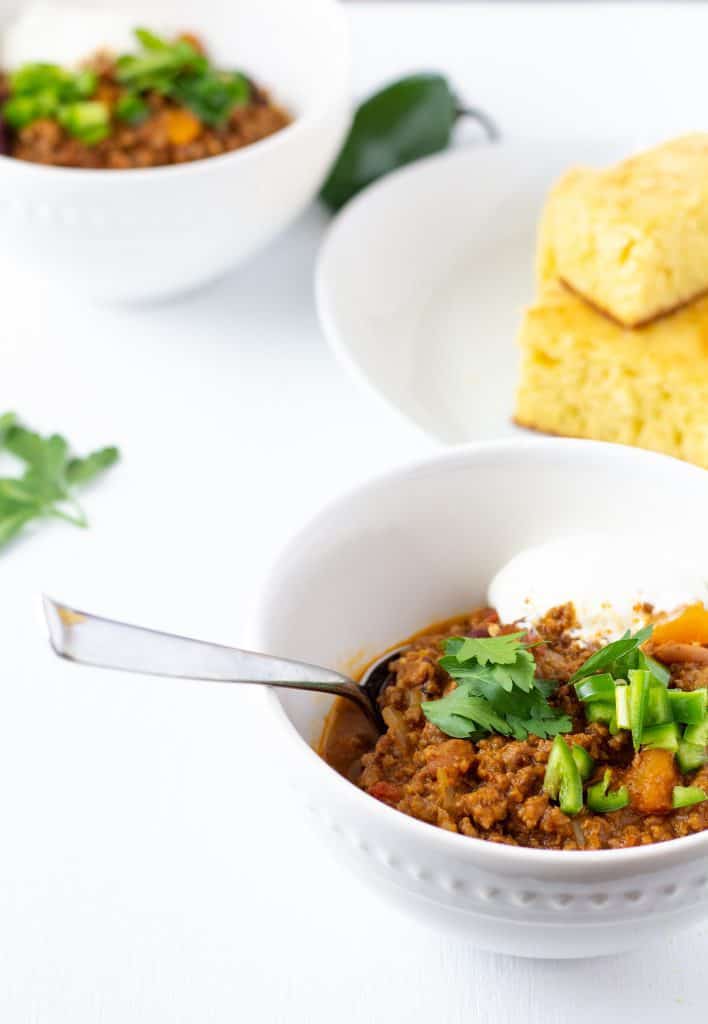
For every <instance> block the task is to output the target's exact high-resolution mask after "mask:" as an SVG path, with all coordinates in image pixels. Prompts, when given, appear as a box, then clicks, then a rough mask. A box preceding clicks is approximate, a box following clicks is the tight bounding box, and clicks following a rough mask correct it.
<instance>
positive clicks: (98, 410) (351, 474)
mask: <svg viewBox="0 0 708 1024" xmlns="http://www.w3.org/2000/svg"><path fill="white" fill-rule="evenodd" d="M349 16H350V19H351V23H352V28H353V35H354V52H355V68H356V87H357V92H358V93H360V92H361V91H363V90H365V89H368V88H370V87H371V86H373V85H374V84H378V83H379V82H380V81H381V80H382V79H385V78H389V77H392V76H395V75H396V74H397V73H398V72H400V71H402V70H409V69H414V68H419V67H424V66H427V67H431V68H441V69H444V70H448V71H449V72H450V73H451V75H452V77H453V79H454V81H455V83H456V84H457V85H458V88H459V90H460V92H461V93H462V94H464V95H465V96H466V97H467V98H468V99H469V100H471V101H474V102H476V103H478V104H480V105H483V106H485V107H486V108H488V109H489V110H490V111H492V112H493V113H494V114H495V115H496V116H497V117H498V119H499V121H500V123H501V125H502V127H503V128H504V129H505V130H506V133H507V134H508V135H515V136H523V135H526V136H536V137H544V138H554V137H555V138H558V137H559V136H563V135H569V134H572V135H575V136H593V135H594V136H597V137H599V136H611V137H616V136H618V135H625V136H626V137H627V138H628V141H629V142H635V141H638V140H640V141H643V140H645V139H650V138H654V137H658V136H661V135H662V134H665V133H668V132H671V131H673V130H679V129H683V128H692V127H703V126H704V124H705V114H704V111H705V105H706V96H707V95H708V90H707V89H706V84H707V83H706V77H707V76H708V72H706V67H707V65H706V62H705V40H706V38H708V31H707V29H708V8H706V7H704V6H702V5H690V6H688V7H685V8H684V7H681V6H680V5H678V4H669V5H663V6H651V7H644V6H643V5H637V4H633V5H629V6H628V7H626V8H616V7H614V6H612V5H597V6H585V5H583V6H579V7H572V8H570V7H563V6H559V5H555V4H554V5H551V6H549V7H546V8H542V7H538V6H536V5H534V4H523V5H521V6H519V7H514V6H512V5H505V4H496V5H491V6H490V7H484V6H481V5H480V6H477V5H455V6H447V5H444V4H436V5H429V6H414V5H408V4H398V3H396V4H390V5H387V4H385V3H379V4H354V5H352V6H351V7H350V8H349ZM195 26H196V27H198V13H195ZM324 226H325V217H324V215H323V214H322V213H321V212H320V211H319V210H312V211H310V213H309V214H308V215H307V216H306V217H305V218H303V219H302V221H301V222H300V223H299V224H297V225H296V226H295V227H294V228H293V229H292V230H291V231H290V232H289V233H288V234H287V235H286V236H285V237H284V238H282V239H280V240H279V241H278V242H277V243H275V244H274V245H273V246H272V247H271V248H270V249H269V250H268V251H267V252H265V253H263V254H262V255H261V256H259V257H258V258H257V259H256V260H255V261H254V262H253V263H252V264H251V265H250V266H249V267H247V268H245V269H243V270H240V271H238V272H235V273H233V274H232V275H231V276H229V277H228V278H227V279H225V280H223V281H221V282H219V283H218V284H217V285H215V286H213V287H212V288H210V289H208V290H206V291H204V292H201V293H199V294H197V295H194V296H192V297H187V298H185V299H183V300H182V301H180V302H177V303H172V304H169V305H164V306H161V307H154V308H144V309H139V310H130V311H125V310H123V311H110V310H105V309H95V308H91V307H88V306H87V305H85V304H84V302H83V301H82V296H81V281H80V280H77V281H76V283H75V287H74V289H73V291H72V294H56V293H53V292H52V291H51V290H50V289H49V288H48V287H47V286H45V285H44V284H43V283H42V282H38V281H34V282H27V281H22V280H19V279H16V277H15V276H14V275H13V272H12V268H3V270H2V277H0V287H1V288H2V302H1V305H0V357H1V362H0V408H14V409H16V410H17V411H18V412H19V413H20V414H21V415H22V416H23V417H24V418H26V420H27V421H28V422H29V423H30V424H32V425H35V426H38V427H41V428H43V429H45V430H51V429H60V430H62V431H63V432H65V433H66V434H67V435H68V436H69V437H70V438H72V439H74V440H75V441H76V442H77V444H79V445H80V446H81V447H86V448H88V447H90V446H92V445H98V444H103V443H113V442H115V443H117V444H119V445H120V446H121V448H122V451H123V462H122V464H121V465H120V467H119V468H116V469H115V470H114V471H113V472H112V473H111V474H110V476H108V477H107V478H106V479H105V480H104V481H102V482H101V484H100V485H99V486H97V487H95V488H94V489H93V490H92V491H91V493H89V494H87V495H86V501H85V504H86V507H87V509H88V512H89V515H90V518H91V521H92V529H91V530H90V531H89V532H87V533H82V532H80V531H78V530H73V529H72V528H70V527H64V526H62V525H57V526H48V527H43V528H42V530H41V531H39V532H37V533H36V534H35V535H33V536H31V537H27V538H26V539H25V540H22V541H20V542H19V543H17V544H15V545H14V546H13V547H12V549H10V550H7V551H6V552H5V553H3V554H2V555H1V556H0V622H1V623H2V628H1V629H0V645H1V649H2V654H3V656H2V661H1V666H0V1020H1V1021H3V1022H7V1024H35V1022H36V1024H39V1022H42V1024H45V1022H47V1024H125V1022H128V1021H130V1022H139V1024H168V1022H169V1024H181V1022H195V1024H211V1022H218V1024H225V1022H231V1021H241V1020H243V1021H248V1022H254V1024H261V1022H269V1024H270V1022H281V1021H282V1022H286V1021H287V1022H292V1021H296V1022H300V1021H303V1022H309V1021H313V1022H316V1024H319V1022H323V1024H324V1022H329V1021H330V1020H332V1021H338V1022H342V1024H346V1022H361V1021H378V1020H381V1021H383V1020H387V1021H390V1020H393V1021H404V1020H405V1021H411V1022H418V1021H420V1022H422V1021H428V1020H429V1019H433V1018H435V1019H438V1020H441V1021H446V1022H450V1024H454V1022H457V1021H463V1020H464V1021H465V1022H468V1021H473V1022H487V1021H490V1022H494V1024H506V1022H512V1021H513V1022H518V1021H531V1022H536V1021H544V1022H546V1024H560V1022H566V1021H568V1020H571V1019H572V1020H574V1021H577V1022H579V1024H583V1022H590V1021H594V1020H595V1017H596V1015H597V1014H598V1013H603V1014H604V1016H605V1019H607V1020H609V1021H616V1020H617V1021H618V1020H620V1019H621V1018H622V1019H624V1018H625V1017H627V1016H636V1017H640V1016H641V1018H642V1019H643V1020H644V1021H646V1022H653V1021H657V1022H658V1021H662V1022H663V1021H666V1020H667V1019H669V1020H672V1021H674V1020H681V1021H692V1020H696V1021H697V1020H699V1019H704V1017H705V977H704V974H705V972H704V967H703V965H704V964H705V962H706V956H707V954H708V935H707V933H706V929H705V928H702V929H701V930H699V931H693V932H691V933H689V934H686V935H684V936H681V937H680V938H678V939H676V940H673V941H670V942H667V941H663V940H662V939H661V936H658V937H657V938H658V940H659V942H658V945H657V947H655V948H654V949H653V950H645V951H642V952H638V953H636V954H633V955H631V956H627V957H624V958H621V959H619V958H616V959H614V960H613V961H595V962H587V963H582V962H581V963H576V962H562V963H544V962H523V961H518V960H512V959H508V958H504V957H500V956H493V955H489V954H484V953H479V952H477V951H475V950H474V949H472V948H471V947H470V946H469V945H467V944H466V943H465V942H464V941H461V940H460V939H450V938H447V937H445V936H440V935H437V934H434V933H429V932H427V931H425V930H424V929H423V928H421V927H420V926H419V925H418V924H415V923H413V922H409V921H408V920H407V919H405V918H401V917H399V916H398V915H397V914H395V913H394V912H393V911H391V910H389V909H388V908H387V907H385V906H383V905H382V904H380V903H379V901H378V898H376V897H375V896H373V895H371V894H369V892H368V891H367V890H365V889H363V888H362V887H360V885H359V883H357V882H356V881H354V880H353V879H351V878H350V877H349V876H348V874H346V873H345V872H344V871H343V870H341V869H340V867H339V866H338V865H337V864H336V863H334V862H333V861H332V860H331V859H330V858H329V855H328V854H326V853H325V852H324V851H323V850H322V849H321V848H320V847H319V846H318V845H317V843H316V842H315V841H314V839H313V838H312V837H311V836H310V834H309V832H308V831H307V829H306V827H305V825H304V824H302V823H301V821H300V816H299V813H298V808H297V806H294V805H293V804H292V800H291V797H290V795H289V792H288V789H287V788H286V787H283V785H282V781H283V775H284V773H285V772H287V765H284V764H281V763H279V761H278V759H277V755H276V756H274V755H273V753H272V752H271V751H268V753H267V755H264V754H263V753H262V752H261V747H262V746H263V747H265V748H266V749H267V739H268V737H267V736H266V735H264V729H265V728H266V723H264V722H263V721H262V720H261V719H260V718H259V712H258V711H257V710H256V708H255V707H254V706H252V703H251V701H250V700H249V695H248V694H247V693H245V692H243V691H239V690H238V688H236V687H215V686H212V687H210V686H207V685H205V684H196V683H177V682H166V681H158V680H149V679H131V678H129V677H119V676H112V675H110V674H104V673H100V672H92V671H90V670H82V669H78V668H72V667H71V666H68V665H65V664H62V663H59V662H58V661H56V660H54V659H53V658H52V656H51V655H50V654H49V652H48V649H47V647H46V644H45V640H44V635H43V631H42V626H41V621H40V619H39V614H38V598H39V594H40V592H41V591H42V590H43V589H46V590H49V591H51V592H53V593H54V594H55V595H57V596H59V597H61V598H64V599H66V600H68V601H72V600H75V601H77V602H83V603H84V604H87V605H90V606H91V607H93V608H95V610H97V611H104V612H107V613H114V614H116V615H118V616H124V617H128V618H132V619H133V620H135V621H142V622H144V623H146V624H151V625H154V626H157V627H163V628H167V629H172V630H175V631H182V632H187V633H192V634H195V635H201V636H204V637H206V638H213V639H215V640H220V641H223V642H227V643H229V642H231V643H235V644H238V643H244V642H246V641H247V621H248V615H249V612H250V610H251V606H252V598H253V594H254V592H255V590H256V589H257V587H258V585H259V582H260V580H261V579H262V576H263V572H264V567H265V566H266V564H267V563H268V561H269V560H270V559H271V558H272V557H273V555H274V553H275V551H276V550H277V548H278V547H279V545H280V544H281V543H282V541H283V540H284V539H285V538H286V536H287V535H288V534H289V533H290V532H291V531H292V530H293V529H295V528H296V527H297V526H298V525H299V524H300V523H301V522H302V521H303V520H304V519H305V518H306V517H307V516H308V515H309V514H310V513H312V512H313V511H314V510H315V509H316V508H317V507H318V506H319V505H320V503H321V502H322V501H323V500H325V499H326V498H328V497H329V496H330V495H332V494H333V493H336V492H337V491H338V490H341V489H342V488H343V487H345V486H347V485H348V484H349V483H350V482H352V481H354V480H356V479H359V478H361V477H363V476H365V475H367V474H369V473H370V472H372V471H375V470H378V469H380V468H383V467H385V466H388V465H391V464H392V463H395V462H397V461H400V460H403V459H406V458H408V457H412V456H414V455H418V454H421V453H423V452H425V451H427V450H432V449H433V444H432V442H429V443H427V442H425V441H424V440H422V439H421V437H420V435H419V434H418V433H417V432H416V431H414V430H413V429H412V428H409V427H408V426H406V425H405V424H403V423H401V422H399V420H398V419H397V418H396V417H395V416H394V414H393V413H387V412H386V411H385V410H383V409H382V408H379V406H378V404H376V403H374V402H373V401H371V400H370V399H369V398H368V396H366V395H362V394H361V393H360V392H359V391H358V390H356V388H355V387H354V386H353V385H352V384H350V382H349V380H348V378H347V377H346V376H345V374H344V373H343V371H341V370H340V369H339V368H338V367H337V366H336V365H335V363H334V361H333V359H332V358H331V356H330V355H329V354H328V352H327V349H326V347H325V342H324V340H323V339H322V337H321V335H320V332H319V330H318V326H317V321H316V316H315V312H314V307H313V299H312V269H313V261H314V257H315V253H316V250H317V246H318V243H319V239H320V237H321V234H322V231H323V229H324ZM0 230H1V226H0Z"/></svg>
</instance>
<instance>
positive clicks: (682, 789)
mask: <svg viewBox="0 0 708 1024" xmlns="http://www.w3.org/2000/svg"><path fill="white" fill-rule="evenodd" d="M704 800H708V793H706V791H705V790H704V789H701V787H700V786H674V788H673V793H672V795H671V806H672V807H674V808H675V809H677V810H678V809H679V808H680V807H693V806H694V805H695V804H702V803H703V801H704Z"/></svg>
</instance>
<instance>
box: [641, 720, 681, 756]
mask: <svg viewBox="0 0 708 1024" xmlns="http://www.w3.org/2000/svg"><path fill="white" fill-rule="evenodd" d="M680 738H681V737H680V733H679V727H678V726H677V725H676V722H664V723H662V724H660V725H650V726H648V727H645V728H644V730H643V733H642V746H643V747H645V748H647V749H649V750H671V751H673V752H674V753H676V751H677V750H678V749H679V740H680Z"/></svg>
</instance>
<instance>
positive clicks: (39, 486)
mask: <svg viewBox="0 0 708 1024" xmlns="http://www.w3.org/2000/svg"><path fill="white" fill-rule="evenodd" d="M2 450H4V451H6V452H9V453H10V454H11V455H13V456H15V458H16V459H18V460H19V461H20V463H21V464H22V465H23V470H22V472H21V473H20V475H19V476H7V477H0V545H3V544H6V543H7V542H8V541H9V540H11V539H12V538H13V537H15V536H16V535H17V534H18V533H19V532H20V531H21V530H22V529H23V528H24V527H25V526H26V525H27V524H28V523H29V522H31V521H32V520H33V519H47V518H53V519H63V520H65V521H66V522H69V523H72V524H73V525H74V526H79V527H86V526H88V520H87V519H86V516H85V515H84V512H83V510H82V509H81V506H80V505H79V504H78V502H77V501H76V499H75V497H74V494H73V489H74V487H76V486H78V485H82V484H86V483H88V482H89V481H90V480H92V479H93V478H94V477H95V476H97V475H98V474H99V473H101V472H103V471H104V470H106V469H108V468H109V467H110V466H112V465H113V464H114V463H115V462H116V461H117V460H118V457H119V453H118V449H117V448H112V447H111V448H100V449H98V450H97V451H95V452H91V453H90V454H89V455H86V456H83V457H80V456H77V455H74V454H72V452H71V451H70V448H69V444H68V442H67V441H66V439H65V438H63V437H62V436H61V435H60V434H52V435H50V436H48V437H42V436H41V434H38V433H35V432H34V431H32V430H29V429H28V428H27V427H25V426H23V425H22V424H21V423H19V422H18V420H17V417H16V415H15V414H14V413H11V412H8V413H5V414H4V415H2V416H0V451H2Z"/></svg>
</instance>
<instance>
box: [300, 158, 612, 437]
mask: <svg viewBox="0 0 708 1024" xmlns="http://www.w3.org/2000/svg"><path fill="white" fill-rule="evenodd" d="M624 152H626V145H625V146H622V145H621V144H618V143H616V142H609V141H608V142H602V143H598V142H595V143H587V144H583V143H577V142H565V143H539V142H526V143H520V142H515V143H508V142H507V143H502V144H499V145H495V146H489V147H487V146H485V147H480V146H473V147H465V148H464V149H457V150H452V151H450V152H448V153H444V154H442V155H441V156H436V157H431V158H429V159H427V160H423V161H420V162H419V163H416V164H414V165H413V166H411V167H407V168H404V169H403V170H401V171H398V172H396V173H395V174H392V175H390V176H389V177H387V178H384V179H383V180H382V181H381V182H379V183H378V184H377V185H374V186H373V187H371V188H369V189H367V191H366V192H365V193H363V194H362V195H361V196H359V197H357V198H356V199H355V200H353V201H352V202H351V203H350V204H349V205H348V206H347V207H346V208H345V210H344V211H343V212H342V214H341V215H340V216H339V217H337V219H336V220H335V221H334V223H333V225H332V227H331V229H330V231H329V234H328V235H327V238H326V239H325V242H324V244H323V247H322V251H321V253H320V258H319V263H318V268H317V275H316V290H317V303H318V309H319V314H320V319H321V322H322V325H323V328H324V331H325V334H326V335H327V338H328V339H329V342H330V344H331V345H332V348H333V349H334V351H335V353H336V354H337V356H338V357H339V358H340V359H341V360H342V362H343V363H344V364H345V365H346V366H347V367H348V368H349V369H350V370H351V371H352V372H353V373H354V374H355V376H356V377H358V378H359V379H360V380H363V381H364V382H365V383H366V384H367V385H368V386H369V387H370V388H371V389H373V391H374V392H375V393H376V394H377V395H379V397H381V398H383V399H384V400H385V401H386V402H387V403H388V404H389V405H392V406H393V407H394V408H395V409H397V410H398V412H400V413H401V414H402V415H403V416H405V417H406V418H407V419H408V420H410V421H413V423H415V424H416V425H417V426H418V427H420V428H421V429H422V430H423V431H425V433H427V434H429V435H432V436H433V437H435V438H437V439H438V440H441V441H443V442H446V443H448V444H457V443H461V442H465V441H470V440H474V439H485V438H497V437H506V436H509V435H511V434H514V433H518V432H520V431H519V428H517V427H515V426H514V425H513V424H512V422H511V415H512V409H513V402H514V387H515V382H516V373H517V353H516V346H515V340H514V339H515V335H516V331H517V328H518V324H519V319H520V316H521V311H522V308H523V306H524V305H525V304H527V303H528V302H530V301H531V299H532V296H533V290H534V282H533V261H534V251H535V242H536V238H535V236H536V226H537V221H538V217H539V213H540V210H541V206H542V204H543V201H544V197H545V195H546V193H547V191H548V188H549V187H550V185H551V184H552V182H553V181H554V180H555V179H556V178H557V177H558V176H559V175H560V174H561V173H562V172H563V171H564V170H565V169H566V168H567V167H568V166H570V165H572V164H573V163H589V164H596V165H598V166H601V165H603V164H607V163H611V162H612V161H613V160H616V159H617V158H618V157H620V156H622V155H624Z"/></svg>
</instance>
